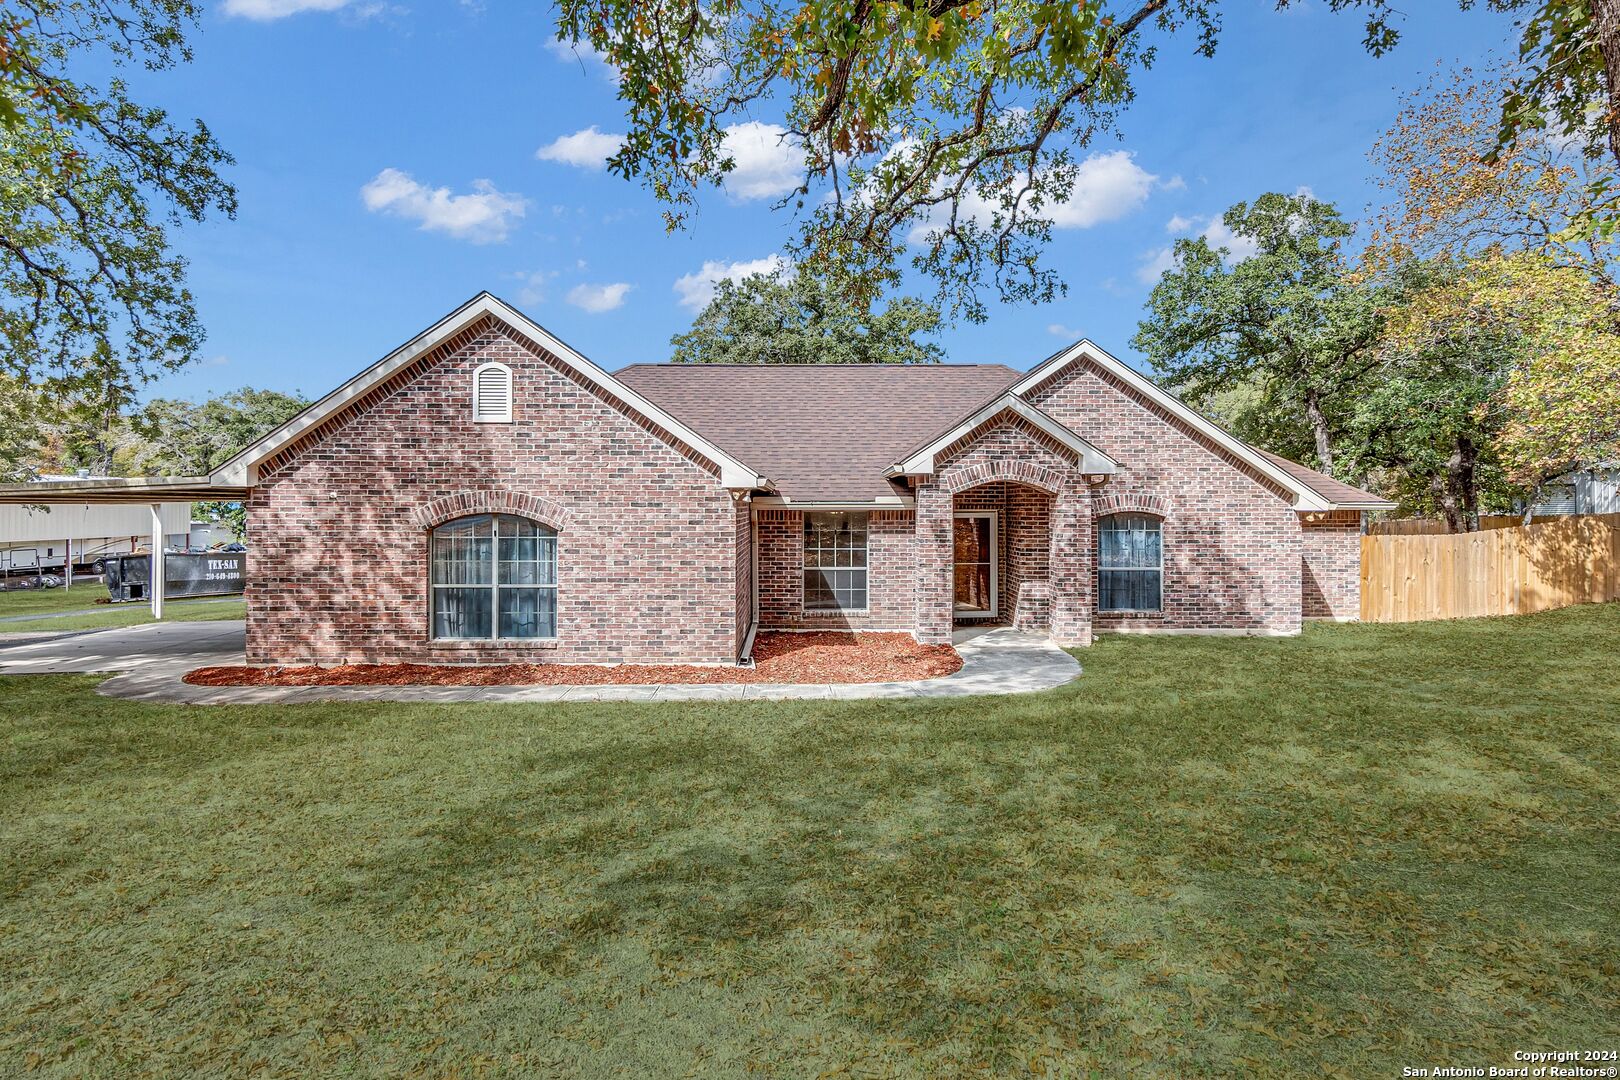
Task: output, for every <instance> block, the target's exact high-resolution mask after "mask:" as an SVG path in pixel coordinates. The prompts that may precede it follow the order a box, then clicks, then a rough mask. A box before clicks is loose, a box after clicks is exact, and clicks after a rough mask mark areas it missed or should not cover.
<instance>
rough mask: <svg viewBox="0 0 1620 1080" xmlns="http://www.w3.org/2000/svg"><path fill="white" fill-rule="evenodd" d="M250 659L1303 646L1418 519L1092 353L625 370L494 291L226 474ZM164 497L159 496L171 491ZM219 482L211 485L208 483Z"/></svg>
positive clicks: (252, 450) (635, 657)
mask: <svg viewBox="0 0 1620 1080" xmlns="http://www.w3.org/2000/svg"><path fill="white" fill-rule="evenodd" d="M186 482H189V483H190V484H192V485H193V486H194V487H195V488H196V490H197V494H195V496H194V497H213V498H220V497H232V496H233V495H236V496H239V497H243V498H245V499H246V500H247V505H248V530H249V535H248V546H249V549H250V550H251V551H252V557H251V558H250V560H249V584H248V589H247V650H248V660H249V662H250V663H260V664H271V663H275V664H291V663H327V664H330V663H339V662H384V663H386V662H400V661H413V662H440V663H468V662H486V661H514V660H528V661H556V662H573V663H612V662H621V661H654V662H658V661H663V662H669V661H680V662H691V663H733V662H735V661H737V660H738V659H739V658H741V657H746V656H747V655H748V653H749V650H750V645H751V642H752V639H753V636H754V634H755V633H756V632H757V631H758V630H760V629H767V630H769V629H820V628H857V629H883V630H899V631H908V632H910V633H912V634H914V635H916V637H917V638H918V639H920V640H922V641H925V642H944V641H949V640H950V639H951V634H952V631H953V628H954V627H956V626H960V625H963V624H965V623H974V622H984V621H992V622H1002V623H1008V624H1011V625H1013V626H1016V627H1021V628H1024V629H1029V630H1037V631H1044V632H1048V633H1050V634H1051V635H1052V636H1053V638H1054V639H1056V640H1057V641H1059V642H1061V643H1064V644H1069V645H1084V644H1088V643H1089V642H1090V641H1091V639H1092V635H1093V634H1095V633H1098V632H1103V631H1163V632H1241V633H1259V634H1292V633H1296V632H1297V631H1298V630H1299V629H1300V625H1301V621H1302V620H1303V619H1305V618H1349V617H1353V616H1354V615H1355V613H1356V611H1357V607H1358V602H1359V587H1360V577H1359V533H1360V526H1361V515H1362V513H1363V512H1364V511H1367V510H1371V509H1382V508H1386V507H1388V506H1389V505H1390V504H1388V503H1386V502H1384V501H1382V500H1380V499H1378V498H1377V497H1375V496H1373V495H1370V494H1368V493H1366V492H1364V491H1360V490H1357V489H1355V488H1352V487H1349V486H1347V485H1344V484H1341V483H1339V482H1337V481H1335V480H1333V479H1331V478H1329V477H1327V476H1324V475H1322V474H1320V473H1316V472H1313V471H1312V470H1310V469H1306V468H1304V467H1303V466H1300V465H1297V464H1294V463H1292V462H1289V461H1285V460H1283V459H1281V458H1277V457H1275V456H1273V455H1270V454H1267V453H1264V452H1262V451H1259V450H1257V449H1255V448H1253V447H1250V446H1248V445H1246V444H1245V443H1243V442H1241V441H1240V440H1238V439H1236V438H1235V437H1233V436H1232V435H1230V434H1229V433H1227V432H1225V431H1223V430H1221V429H1220V428H1219V427H1218V426H1216V425H1215V424H1214V423H1213V422H1211V421H1210V420H1208V419H1207V418H1205V417H1203V416H1201V415H1200V414H1198V413H1197V412H1195V411H1193V410H1192V409H1189V408H1188V407H1187V406H1185V405H1183V404H1182V403H1180V402H1179V401H1177V400H1176V399H1175V398H1174V397H1172V396H1171V395H1169V394H1168V393H1166V392H1165V391H1163V390H1161V389H1160V388H1158V387H1157V386H1155V385H1154V384H1153V383H1152V382H1151V381H1149V380H1148V379H1146V378H1144V377H1143V376H1141V375H1140V374H1138V373H1137V372H1135V371H1133V370H1132V369H1130V368H1129V367H1127V366H1126V365H1125V364H1123V363H1121V362H1120V361H1118V360H1116V359H1115V358H1113V357H1112V356H1109V355H1108V354H1107V353H1106V352H1104V351H1102V350H1101V349H1099V348H1097V347H1096V346H1095V345H1092V344H1091V343H1090V342H1084V341H1083V342H1080V343H1078V344H1076V345H1074V346H1071V347H1069V348H1067V349H1064V350H1063V351H1062V352H1060V353H1058V354H1056V355H1054V356H1052V357H1050V358H1048V359H1047V360H1046V361H1044V362H1042V363H1040V364H1038V365H1036V366H1035V367H1034V368H1033V369H1031V370H1030V371H1028V372H1019V371H1015V370H1013V369H1011V368H1008V367H1004V366H1001V365H971V364H963V365H956V364H949V365H929V366H899V365H871V366H866V365H855V366H818V367H772V366H758V367H749V366H726V365H715V366H706V365H694V366H677V365H667V364H637V365H632V366H630V367H627V368H625V369H623V370H621V371H618V372H616V373H611V374H610V373H608V372H606V371H604V370H602V369H601V368H599V367H597V366H596V365H594V364H592V363H591V362H590V361H589V360H586V359H585V358H584V357H582V356H580V355H579V354H578V353H576V352H574V351H573V350H572V349H570V348H569V347H568V346H567V345H565V344H563V343H562V342H560V341H558V340H557V339H556V338H554V337H552V336H551V335H550V334H549V333H547V332H546V331H545V330H544V329H542V328H541V327H539V326H537V325H536V324H535V323H533V322H531V321H530V320H529V319H527V318H526V317H524V316H523V315H521V314H520V313H518V312H517V311H515V310H513V309H512V308H511V307H509V306H508V305H506V304H505V303H503V302H501V301H500V300H498V299H496V298H495V297H493V296H490V295H488V294H487V293H486V294H481V295H479V296H478V297H476V298H474V299H473V300H472V301H470V302H469V303H467V304H465V305H463V306H462V307H461V308H460V309H458V310H457V311H455V312H453V313H452V314H450V315H449V316H447V317H446V318H445V319H443V320H441V321H440V322H438V323H437V324H435V325H434V326H433V327H431V328H429V329H428V330H427V331H425V332H424V333H422V334H420V335H418V336H417V337H416V338H414V339H412V340H411V341H410V342H408V343H406V344H405V345H403V346H402V347H400V348H399V349H397V350H395V351H394V352H392V353H390V354H389V355H388V356H387V357H385V358H384V359H383V360H381V361H379V362H378V363H376V364H374V365H372V366H371V367H370V368H367V369H366V370H365V371H363V372H362V373H360V374H359V375H357V376H356V377H355V378H353V379H351V380H349V381H348V382H346V383H345V384H343V386H341V387H339V388H338V389H336V390H334V391H333V392H332V393H331V394H328V395H327V396H326V397H324V398H322V399H321V400H320V401H318V402H316V403H315V404H314V405H312V406H310V408H309V409H307V410H306V411H305V412H304V413H303V414H301V415H299V416H298V417H297V418H295V419H294V420H292V421H291V422H290V423H288V424H286V425H284V426H283V427H281V428H280V429H278V430H276V431H274V432H272V433H271V434H269V435H268V436H266V437H265V438H264V439H262V440H260V441H259V442H258V443H256V444H254V445H253V446H251V447H249V448H248V449H246V450H245V451H243V452H242V453H241V454H239V455H238V456H237V457H236V458H234V459H232V460H231V461H230V462H228V463H227V464H226V465H225V466H223V467H222V468H221V469H219V470H217V471H216V472H215V473H214V474H212V475H211V476H210V477H207V478H188V481H165V482H164V483H165V484H166V485H170V486H166V487H165V488H164V490H165V491H172V490H177V489H178V487H180V486H184V484H185V483H186ZM143 490H144V489H143ZM204 492H206V494H204Z"/></svg>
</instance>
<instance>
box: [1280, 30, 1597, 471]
mask: <svg viewBox="0 0 1620 1080" xmlns="http://www.w3.org/2000/svg"><path fill="white" fill-rule="evenodd" d="M1615 2H1616V3H1620V0H1615ZM1305 418H1306V419H1307V420H1309V421H1310V422H1311V434H1312V435H1314V436H1315V437H1316V460H1317V461H1318V462H1319V463H1320V465H1321V467H1322V471H1323V472H1325V473H1327V474H1328V475H1329V476H1332V475H1333V440H1332V439H1330V438H1329V437H1328V423H1327V417H1326V416H1325V415H1323V413H1322V398H1321V396H1320V395H1319V394H1317V392H1316V391H1315V390H1307V391H1306V392H1305Z"/></svg>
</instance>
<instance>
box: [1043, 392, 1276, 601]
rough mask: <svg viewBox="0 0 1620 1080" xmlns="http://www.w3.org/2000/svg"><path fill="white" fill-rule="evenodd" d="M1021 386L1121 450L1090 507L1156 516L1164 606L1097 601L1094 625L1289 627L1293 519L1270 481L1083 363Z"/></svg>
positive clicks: (1109, 448) (1107, 447)
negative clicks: (1150, 610) (1116, 611)
mask: <svg viewBox="0 0 1620 1080" xmlns="http://www.w3.org/2000/svg"><path fill="white" fill-rule="evenodd" d="M1028 397H1029V398H1030V400H1031V401H1032V402H1033V403H1034V404H1035V405H1037V406H1038V407H1040V408H1041V409H1042V410H1044V411H1045V412H1046V413H1047V414H1049V415H1050V416H1052V417H1053V418H1054V419H1056V420H1058V421H1059V422H1060V423H1063V424H1065V425H1067V426H1068V427H1069V428H1070V429H1072V430H1073V431H1075V432H1076V433H1078V434H1079V435H1081V436H1082V437H1084V438H1086V439H1088V440H1089V441H1091V442H1092V443H1093V444H1095V445H1096V446H1097V447H1098V448H1099V449H1101V450H1103V451H1104V452H1105V453H1107V454H1109V455H1111V456H1112V457H1113V458H1114V459H1115V460H1117V461H1119V462H1121V468H1120V469H1119V471H1118V472H1116V473H1115V475H1114V476H1113V477H1112V478H1111V479H1110V480H1109V481H1108V482H1107V483H1105V484H1102V485H1100V486H1099V487H1098V488H1097V489H1096V490H1095V493H1094V494H1095V503H1096V507H1097V509H1096V511H1095V513H1096V514H1097V515H1099V516H1100V515H1101V514H1104V513H1107V512H1109V511H1110V510H1112V509H1123V510H1130V509H1133V508H1138V507H1140V506H1142V505H1145V504H1152V505H1156V506H1159V507H1160V508H1162V512H1163V515H1164V518H1165V521H1164V558H1165V570H1164V611H1163V612H1162V613H1160V614H1157V615H1151V616H1135V617H1130V618H1128V619H1127V618H1121V617H1119V616H1113V615H1105V614H1101V613H1099V614H1098V615H1097V616H1096V623H1095V624H1096V626H1097V628H1099V629H1104V628H1114V627H1121V626H1125V625H1130V626H1132V627H1143V628H1149V627H1153V628H1164V629H1217V628H1219V629H1253V630H1268V631H1278V632H1293V631H1297V630H1298V629H1299V626H1300V606H1301V605H1300V598H1301V595H1302V594H1301V588H1302V586H1301V581H1300V570H1301V564H1302V543H1301V538H1300V527H1299V520H1298V518H1297V516H1296V515H1295V512H1294V509H1293V507H1292V506H1291V504H1290V500H1289V498H1288V497H1286V495H1284V494H1283V493H1282V492H1281V491H1280V489H1278V488H1277V487H1276V486H1275V485H1273V484H1272V482H1271V481H1269V480H1268V479H1266V478H1264V477H1263V476H1261V475H1260V474H1258V473H1256V472H1253V471H1251V469H1250V468H1249V467H1248V466H1247V465H1245V464H1243V463H1242V462H1240V461H1238V460H1237V459H1235V458H1232V457H1231V456H1230V455H1228V454H1226V453H1225V452H1224V451H1222V450H1220V449H1219V448H1218V447H1216V446H1215V445H1213V444H1212V443H1210V442H1208V441H1207V440H1206V439H1205V438H1204V437H1203V436H1201V435H1199V434H1198V433H1197V432H1194V431H1193V430H1192V429H1190V428H1189V427H1187V426H1186V425H1185V424H1183V423H1182V422H1180V421H1178V420H1176V419H1174V418H1173V417H1171V416H1170V415H1169V414H1167V413H1165V412H1163V411H1161V410H1160V409H1159V408H1158V407H1157V406H1156V405H1154V404H1153V403H1151V402H1149V401H1147V400H1146V399H1144V398H1142V397H1141V396H1140V395H1138V394H1136V393H1135V392H1134V391H1132V390H1131V389H1130V388H1129V387H1128V386H1126V385H1125V384H1123V383H1121V382H1119V381H1118V380H1117V379H1115V378H1113V377H1111V376H1108V375H1107V374H1106V373H1104V372H1103V371H1101V370H1100V369H1099V368H1097V367H1096V366H1094V365H1092V364H1088V363H1084V362H1081V363H1077V364H1075V365H1073V366H1071V367H1069V368H1068V369H1066V370H1065V371H1063V372H1061V373H1059V374H1058V375H1056V376H1055V377H1054V378H1052V379H1050V380H1048V381H1047V382H1046V383H1045V384H1043V385H1041V386H1037V387H1036V388H1035V389H1034V390H1033V391H1032V392H1031V393H1030V394H1029V395H1028ZM1091 543H1092V546H1093V548H1095V540H1094V539H1093V540H1092V541H1091ZM1094 564H1095V553H1094V552H1093V557H1092V560H1091V565H1094ZM1093 603H1095V601H1093Z"/></svg>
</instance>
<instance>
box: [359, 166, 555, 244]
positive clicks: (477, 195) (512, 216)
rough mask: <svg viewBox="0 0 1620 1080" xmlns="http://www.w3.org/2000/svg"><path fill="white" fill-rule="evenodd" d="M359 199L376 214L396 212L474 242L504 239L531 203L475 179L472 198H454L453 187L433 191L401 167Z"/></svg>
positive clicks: (374, 182)
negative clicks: (401, 169)
mask: <svg viewBox="0 0 1620 1080" xmlns="http://www.w3.org/2000/svg"><path fill="white" fill-rule="evenodd" d="M360 197H361V199H363V200H364V201H365V204H366V209H367V210H371V211H373V212H374V213H384V214H393V215H394V216H395V217H402V218H405V219H406V220H408V221H415V222H417V223H418V224H419V225H420V227H421V228H423V229H426V230H428V231H430V232H443V233H449V234H450V235H451V236H453V237H455V238H456V239H458V240H467V241H470V242H472V243H474V244H489V243H496V242H499V241H502V240H505V239H506V236H507V234H508V233H509V232H511V231H512V228H513V226H514V225H516V223H517V221H518V220H519V219H520V218H522V217H523V213H524V211H525V210H526V209H527V208H528V205H529V203H528V200H527V199H525V198H524V197H523V196H521V195H512V194H508V193H506V192H502V191H497V190H496V189H495V185H494V184H492V183H490V182H489V181H488V180H474V181H473V182H472V192H471V193H470V194H466V195H452V194H451V193H450V189H449V188H443V187H441V188H430V187H428V186H427V185H426V184H422V183H419V182H417V181H416V180H415V179H414V178H412V176H411V175H410V173H406V172H401V171H400V170H399V169H384V170H383V171H382V172H380V173H378V174H377V175H376V176H375V177H373V178H372V179H371V182H370V183H368V184H366V186H365V187H363V188H361V189H360Z"/></svg>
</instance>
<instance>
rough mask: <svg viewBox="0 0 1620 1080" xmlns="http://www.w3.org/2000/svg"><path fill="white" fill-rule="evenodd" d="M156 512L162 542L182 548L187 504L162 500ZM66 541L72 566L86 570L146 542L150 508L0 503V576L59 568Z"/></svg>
mask: <svg viewBox="0 0 1620 1080" xmlns="http://www.w3.org/2000/svg"><path fill="white" fill-rule="evenodd" d="M158 516H159V518H160V519H161V520H162V522H163V541H164V543H165V544H166V545H168V546H171V547H177V548H182V549H183V548H185V547H186V545H187V544H188V543H189V542H190V532H191V504H190V503H188V502H173V503H163V504H162V507H161V509H160V511H159V515H158ZM70 542H71V544H72V547H73V565H74V568H75V571H76V572H77V571H84V570H88V569H91V568H92V567H93V566H94V564H95V561H96V560H97V559H98V558H102V557H104V556H107V555H125V554H128V553H130V552H132V551H134V550H136V549H137V548H145V547H148V546H150V544H151V543H152V512H151V510H150V509H148V508H147V507H145V506H141V505H134V506H120V505H116V504H112V503H94V504H72V503H57V504H55V505H51V506H4V505H0V575H5V574H28V573H42V572H46V571H49V572H52V573H61V572H62V571H63V570H64V568H65V565H66V562H67V554H68V545H69V543H70Z"/></svg>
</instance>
